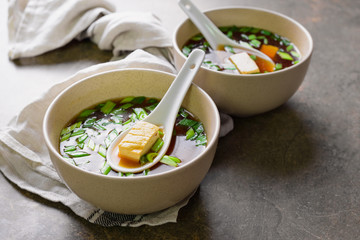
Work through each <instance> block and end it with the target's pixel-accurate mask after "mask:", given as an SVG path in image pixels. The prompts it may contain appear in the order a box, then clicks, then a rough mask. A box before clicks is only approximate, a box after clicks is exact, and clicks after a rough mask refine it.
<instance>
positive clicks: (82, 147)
mask: <svg viewBox="0 0 360 240" xmlns="http://www.w3.org/2000/svg"><path fill="white" fill-rule="evenodd" d="M77 146H78V147H79V148H80V149H84V146H85V143H84V142H82V143H79V144H78V145H77Z"/></svg>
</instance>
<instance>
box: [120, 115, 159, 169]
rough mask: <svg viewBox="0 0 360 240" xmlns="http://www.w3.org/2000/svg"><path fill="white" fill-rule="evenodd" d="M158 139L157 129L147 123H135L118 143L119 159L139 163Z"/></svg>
mask: <svg viewBox="0 0 360 240" xmlns="http://www.w3.org/2000/svg"><path fill="white" fill-rule="evenodd" d="M158 138H159V127H158V126H156V125H154V124H151V123H148V122H142V121H140V122H137V123H136V124H135V125H134V126H133V127H132V128H131V129H130V131H129V132H128V133H127V134H126V135H125V137H124V138H123V139H122V140H121V141H120V143H119V145H118V147H119V157H121V158H126V159H128V160H131V161H136V162H139V160H140V157H141V156H142V155H144V154H145V153H147V152H148V151H149V150H150V148H151V147H152V145H154V143H155V142H156V140H157V139H158Z"/></svg>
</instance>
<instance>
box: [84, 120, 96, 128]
mask: <svg viewBox="0 0 360 240" xmlns="http://www.w3.org/2000/svg"><path fill="white" fill-rule="evenodd" d="M95 121H96V118H89V119H86V121H85V122H84V124H83V127H85V128H89V127H92V126H93V125H94V123H95Z"/></svg>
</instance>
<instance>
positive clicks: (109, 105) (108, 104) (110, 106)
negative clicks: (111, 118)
mask: <svg viewBox="0 0 360 240" xmlns="http://www.w3.org/2000/svg"><path fill="white" fill-rule="evenodd" d="M115 106H116V103H114V102H112V101H107V102H106V103H105V105H104V106H103V107H102V108H101V109H100V110H101V111H102V112H103V113H104V114H109V113H110V112H111V111H112V110H113V108H114V107H115Z"/></svg>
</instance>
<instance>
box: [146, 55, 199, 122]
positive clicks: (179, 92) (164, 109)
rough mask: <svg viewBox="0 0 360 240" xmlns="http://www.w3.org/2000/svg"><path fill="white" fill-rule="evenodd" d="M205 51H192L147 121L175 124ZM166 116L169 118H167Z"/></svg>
mask: <svg viewBox="0 0 360 240" xmlns="http://www.w3.org/2000/svg"><path fill="white" fill-rule="evenodd" d="M204 56H205V52H204V51H202V50H199V49H196V50H194V51H192V52H191V54H190V55H189V58H188V60H187V61H186V62H185V64H184V65H183V67H182V68H181V70H180V72H179V73H178V75H177V77H176V78H175V80H174V81H173V82H172V84H171V86H170V88H169V89H168V91H167V92H166V94H165V95H164V96H163V98H162V99H161V101H160V102H159V104H158V106H157V107H156V108H155V109H154V111H153V112H152V113H151V114H150V115H149V116H148V117H147V118H146V121H148V122H153V123H166V122H168V123H169V124H171V126H164V127H169V128H170V127H171V128H172V126H173V125H174V122H175V119H176V116H177V113H178V111H179V108H180V106H181V103H182V102H183V99H184V97H185V95H186V93H187V91H188V89H189V87H190V85H191V82H192V80H193V78H194V76H195V74H196V73H197V71H198V70H199V68H200V66H201V64H202V62H203V60H204ZM165 118H167V119H166V120H165Z"/></svg>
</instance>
